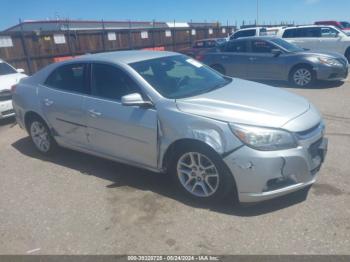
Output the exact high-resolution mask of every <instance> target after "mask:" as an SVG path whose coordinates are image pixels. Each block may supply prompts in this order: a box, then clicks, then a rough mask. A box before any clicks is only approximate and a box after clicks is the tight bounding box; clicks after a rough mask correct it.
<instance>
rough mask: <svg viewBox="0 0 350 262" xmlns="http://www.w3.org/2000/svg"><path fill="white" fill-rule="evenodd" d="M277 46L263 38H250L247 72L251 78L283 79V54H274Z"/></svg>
mask: <svg viewBox="0 0 350 262" xmlns="http://www.w3.org/2000/svg"><path fill="white" fill-rule="evenodd" d="M273 49H279V48H278V47H277V46H275V45H273V44H272V43H270V42H267V41H265V40H260V39H258V40H252V41H251V45H250V49H249V50H250V52H249V58H248V59H249V64H248V66H247V74H248V75H249V76H250V78H252V79H267V80H285V74H284V65H283V60H284V59H283V56H284V55H283V54H281V55H280V56H275V55H274V54H272V50H273Z"/></svg>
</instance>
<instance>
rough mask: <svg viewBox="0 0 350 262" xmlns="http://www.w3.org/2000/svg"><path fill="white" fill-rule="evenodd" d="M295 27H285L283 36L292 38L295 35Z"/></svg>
mask: <svg viewBox="0 0 350 262" xmlns="http://www.w3.org/2000/svg"><path fill="white" fill-rule="evenodd" d="M296 31H297V30H296V29H286V30H285V31H284V33H283V36H282V37H283V38H294V37H296Z"/></svg>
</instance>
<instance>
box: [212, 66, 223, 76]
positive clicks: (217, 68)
mask: <svg viewBox="0 0 350 262" xmlns="http://www.w3.org/2000/svg"><path fill="white" fill-rule="evenodd" d="M211 68H212V69H214V70H215V71H217V72H219V73H220V74H222V75H225V74H226V72H225V68H223V66H221V65H212V66H211Z"/></svg>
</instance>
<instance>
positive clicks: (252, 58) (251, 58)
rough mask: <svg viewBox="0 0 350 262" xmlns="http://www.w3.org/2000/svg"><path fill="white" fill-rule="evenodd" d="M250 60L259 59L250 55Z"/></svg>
mask: <svg viewBox="0 0 350 262" xmlns="http://www.w3.org/2000/svg"><path fill="white" fill-rule="evenodd" d="M249 60H250V61H255V60H257V58H256V57H249Z"/></svg>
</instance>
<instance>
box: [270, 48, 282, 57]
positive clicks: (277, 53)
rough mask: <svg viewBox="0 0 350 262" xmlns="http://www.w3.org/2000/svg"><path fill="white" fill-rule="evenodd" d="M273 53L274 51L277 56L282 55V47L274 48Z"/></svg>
mask: <svg viewBox="0 0 350 262" xmlns="http://www.w3.org/2000/svg"><path fill="white" fill-rule="evenodd" d="M271 53H272V54H273V55H274V56H275V57H277V56H280V55H281V54H282V51H281V49H278V48H276V49H272V50H271Z"/></svg>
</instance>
